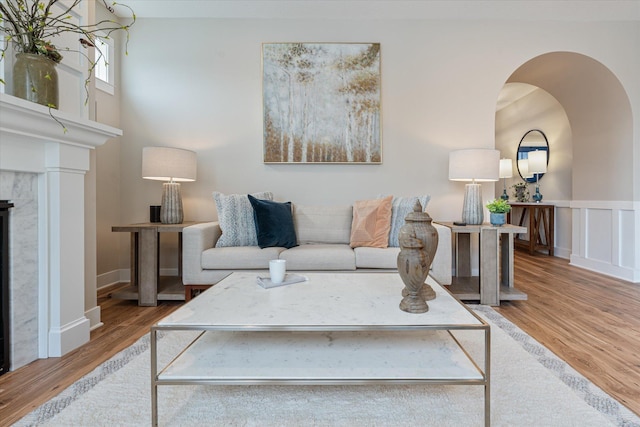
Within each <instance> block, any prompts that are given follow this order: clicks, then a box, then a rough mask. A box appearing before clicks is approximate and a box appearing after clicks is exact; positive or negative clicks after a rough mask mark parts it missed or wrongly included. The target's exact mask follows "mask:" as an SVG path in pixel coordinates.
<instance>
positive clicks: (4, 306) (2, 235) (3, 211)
mask: <svg viewBox="0 0 640 427" xmlns="http://www.w3.org/2000/svg"><path fill="white" fill-rule="evenodd" d="M12 207H13V204H12V203H9V201H8V200H0V375H2V374H5V373H7V372H8V371H9V363H10V360H9V330H10V329H9V209H10V208H12Z"/></svg>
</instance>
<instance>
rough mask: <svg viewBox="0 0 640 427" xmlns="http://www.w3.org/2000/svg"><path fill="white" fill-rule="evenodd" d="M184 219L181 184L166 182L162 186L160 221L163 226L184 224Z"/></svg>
mask: <svg viewBox="0 0 640 427" xmlns="http://www.w3.org/2000/svg"><path fill="white" fill-rule="evenodd" d="M183 219H184V214H183V211H182V196H181V195H180V184H179V183H177V182H165V183H164V184H162V206H161V207H160V221H161V222H162V223H163V224H182V220H183Z"/></svg>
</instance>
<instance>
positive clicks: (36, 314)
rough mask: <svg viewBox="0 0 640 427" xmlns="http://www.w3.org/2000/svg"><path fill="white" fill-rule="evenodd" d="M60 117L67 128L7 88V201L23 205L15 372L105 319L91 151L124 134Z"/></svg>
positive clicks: (3, 162) (13, 337)
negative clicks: (90, 296) (97, 299)
mask: <svg viewBox="0 0 640 427" xmlns="http://www.w3.org/2000/svg"><path fill="white" fill-rule="evenodd" d="M56 117H57V118H58V119H59V120H60V121H61V122H63V123H64V124H65V127H66V132H65V131H63V130H62V129H61V127H60V125H59V124H58V123H57V122H56V121H54V120H52V119H51V116H50V115H49V109H48V108H46V107H44V106H41V105H38V104H34V103H31V102H28V101H25V100H22V99H18V98H15V97H12V96H10V95H6V94H3V93H0V153H2V155H1V156H0V199H2V200H11V201H12V203H13V204H14V205H15V207H14V208H12V209H11V224H10V229H11V230H12V231H11V239H10V241H9V242H10V246H11V248H10V249H11V253H10V254H8V266H10V269H11V271H10V275H9V290H8V295H9V298H10V301H9V306H10V310H9V322H8V326H9V335H8V337H7V336H5V337H4V338H3V339H4V341H9V355H10V366H9V369H10V370H12V371H13V370H15V369H18V368H20V367H21V366H24V365H26V364H28V363H30V362H32V361H33V360H36V359H38V358H46V357H59V356H62V355H63V354H66V353H68V352H69V351H71V350H73V349H75V348H77V347H79V346H80V345H82V344H84V343H85V342H87V341H89V329H90V327H91V323H92V320H93V319H94V317H96V318H97V322H98V323H99V307H96V306H93V305H91V301H89V303H87V302H86V299H85V292H87V287H89V289H88V292H95V277H93V278H92V277H91V272H93V271H94V268H95V267H94V266H93V265H94V264H95V259H92V257H91V253H92V252H91V251H92V249H91V246H87V245H88V244H87V243H86V242H87V241H88V242H89V244H91V243H95V239H94V238H93V237H92V235H91V233H95V225H93V226H91V218H90V217H86V216H85V209H86V208H87V207H89V208H90V207H91V205H87V203H91V202H90V199H87V200H85V187H86V186H87V184H86V183H85V181H86V177H85V174H86V173H87V171H88V170H89V166H90V153H91V150H93V149H94V148H95V147H97V146H99V145H101V144H103V143H104V142H105V141H106V140H108V139H110V138H113V137H117V136H119V135H120V134H121V133H122V132H121V131H120V130H119V129H115V128H112V127H110V126H106V125H103V124H100V123H96V122H91V121H89V120H85V119H81V118H79V117H76V116H74V115H72V114H69V113H65V112H62V111H57V112H56ZM86 191H89V192H90V191H91V187H87V190H86ZM91 280H93V282H91ZM3 299H4V298H3ZM3 303H6V302H3ZM94 314H97V316H94ZM3 316H6V315H5V314H4V312H3ZM2 328H3V329H4V330H6V323H3V326H2ZM7 338H10V340H8V339H7ZM3 354H4V351H3ZM4 363H5V362H4V361H3V364H4Z"/></svg>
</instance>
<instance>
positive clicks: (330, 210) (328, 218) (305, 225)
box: [293, 205, 353, 245]
mask: <svg viewBox="0 0 640 427" xmlns="http://www.w3.org/2000/svg"><path fill="white" fill-rule="evenodd" d="M352 220H353V209H352V207H351V206H350V205H344V206H304V205H294V206H293V224H294V226H295V229H296V236H297V237H298V244H300V245H303V244H308V243H329V244H347V245H348V244H349V238H350V236H351V222H352Z"/></svg>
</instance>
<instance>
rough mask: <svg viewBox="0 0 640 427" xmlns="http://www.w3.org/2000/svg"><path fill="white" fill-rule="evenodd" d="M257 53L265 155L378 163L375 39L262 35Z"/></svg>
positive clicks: (280, 159)
mask: <svg viewBox="0 0 640 427" xmlns="http://www.w3.org/2000/svg"><path fill="white" fill-rule="evenodd" d="M262 61H263V81H262V87H263V102H264V112H263V114H264V161H265V163H368V164H379V163H381V161H382V155H381V152H382V150H381V144H380V44H379V43H323V44H320V43H267V44H263V46H262Z"/></svg>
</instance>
